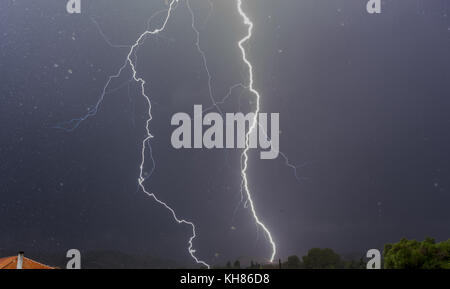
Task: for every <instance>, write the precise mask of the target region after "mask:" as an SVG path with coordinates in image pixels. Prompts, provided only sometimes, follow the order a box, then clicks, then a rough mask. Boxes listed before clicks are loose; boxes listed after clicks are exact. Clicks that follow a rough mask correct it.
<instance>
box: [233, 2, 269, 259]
mask: <svg viewBox="0 0 450 289" xmlns="http://www.w3.org/2000/svg"><path fill="white" fill-rule="evenodd" d="M236 3H237V9H238V12H239V15H240V16H241V17H242V19H243V20H244V24H245V25H246V26H247V27H248V29H247V35H245V36H244V38H242V39H241V40H240V41H239V42H238V46H239V49H240V50H241V53H242V60H243V61H244V63H245V64H246V65H247V68H248V73H249V84H248V89H249V90H250V92H252V93H253V94H254V95H255V96H256V109H255V115H254V117H253V119H252V122H251V124H250V127H249V130H248V132H247V133H246V135H245V149H244V151H243V152H242V155H241V160H242V163H243V164H242V168H241V169H242V170H241V174H242V180H243V187H244V191H245V194H246V196H247V202H248V204H249V206H250V210H251V212H252V214H253V218H254V219H255V221H256V224H257V225H258V226H260V227H261V228H262V229H263V230H264V232H265V233H266V235H267V237H268V239H269V242H270V244H271V246H272V254H271V256H270V259H269V260H270V262H273V259H274V258H275V254H276V252H277V247H276V244H275V242H274V241H273V238H272V235H271V233H270V231H269V229H268V228H267V227H266V225H265V224H264V223H263V222H261V220H260V219H259V217H258V215H257V214H256V209H255V205H254V203H253V200H252V196H251V193H250V188H249V185H248V178H247V169H248V151H249V150H250V134H251V133H252V132H253V130H254V129H256V126H257V123H258V119H257V118H258V114H259V111H260V98H261V97H260V94H259V92H258V91H257V90H256V89H255V88H254V81H253V66H252V64H251V63H250V61H249V60H248V58H247V52H246V50H245V48H244V43H245V42H247V41H248V40H249V39H250V38H251V37H252V32H253V22H252V21H251V20H250V18H249V17H248V16H247V14H245V12H244V10H242V0H237V2H236Z"/></svg>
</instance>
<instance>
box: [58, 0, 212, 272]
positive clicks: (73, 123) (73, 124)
mask: <svg viewBox="0 0 450 289" xmlns="http://www.w3.org/2000/svg"><path fill="white" fill-rule="evenodd" d="M178 2H179V0H171V1H170V4H169V7H168V9H167V10H166V11H167V14H166V16H165V18H164V21H163V23H162V25H161V26H160V27H159V28H156V29H154V30H150V28H149V26H150V21H151V19H152V18H153V17H154V16H155V15H156V14H159V13H161V11H158V12H157V13H155V15H153V16H152V17H151V18H150V19H149V21H148V25H147V30H146V31H145V32H144V33H142V34H141V35H140V36H139V37H138V39H137V40H136V41H135V43H134V44H133V45H131V46H125V45H114V44H112V43H111V42H110V41H109V40H108V38H107V37H106V36H105V35H104V34H103V33H102V32H101V29H100V27H99V26H98V24H97V23H96V22H95V21H94V23H95V24H96V26H97V28H98V29H99V30H100V33H101V35H102V37H103V38H104V39H105V41H106V42H107V43H108V44H109V45H110V46H111V47H129V52H128V54H127V57H126V59H125V62H124V64H123V65H122V66H121V67H120V69H119V70H118V72H117V73H116V74H114V75H111V76H109V77H108V80H107V82H106V84H105V86H104V87H103V90H102V93H101V95H100V97H99V99H98V101H97V103H96V104H95V105H94V107H93V108H90V109H89V110H88V112H87V114H86V115H84V116H83V117H80V118H76V119H72V120H70V121H67V122H64V123H62V124H60V125H58V126H56V127H57V128H61V129H64V130H67V131H72V130H75V129H76V128H78V126H79V125H80V124H81V123H82V122H83V121H84V120H86V119H88V118H89V117H92V116H95V115H96V114H97V112H98V109H99V107H100V105H101V103H102V102H103V100H104V98H105V96H106V94H107V93H108V87H109V85H110V84H111V82H112V80H113V79H116V78H119V77H120V76H121V74H122V71H123V70H124V69H125V68H126V67H128V65H129V66H130V68H131V72H132V80H134V81H135V82H136V83H138V84H139V85H140V88H141V94H142V96H143V97H144V98H145V99H146V100H147V103H148V119H147V121H146V125H145V129H146V136H145V138H144V139H143V141H142V149H141V163H140V166H139V178H138V184H139V186H140V188H141V189H142V191H143V192H144V193H145V194H147V195H148V196H149V197H151V198H153V199H154V200H155V201H156V202H157V203H159V204H160V205H162V206H164V207H165V208H166V209H167V210H169V212H170V213H171V214H172V217H173V219H174V220H175V221H176V222H177V223H178V224H185V225H188V226H190V227H191V229H192V235H191V237H190V238H189V241H188V244H189V246H188V252H189V254H190V255H191V257H192V258H193V259H194V260H195V262H196V263H197V264H201V265H203V266H205V267H207V268H209V265H208V264H207V263H206V262H204V261H202V260H200V259H198V258H197V257H196V256H195V252H196V250H195V249H194V248H193V246H194V245H193V241H194V239H195V238H196V236H197V233H196V230H195V225H194V223H192V222H190V221H187V220H185V219H182V218H180V217H178V216H177V214H176V212H175V210H174V209H172V208H171V207H170V206H169V205H168V204H167V203H165V202H163V201H161V200H160V199H158V198H157V197H156V195H155V194H154V193H151V192H149V191H148V190H147V189H146V187H145V185H144V182H145V181H146V180H147V179H148V178H149V177H150V176H151V175H152V173H153V171H154V169H155V165H156V163H155V160H154V158H153V152H152V149H151V145H150V140H151V139H152V138H153V136H152V134H151V133H150V128H149V126H150V122H151V120H152V113H151V110H152V105H151V102H150V97H149V96H148V95H147V94H146V92H145V84H146V81H145V80H144V79H143V78H141V77H138V76H137V74H138V72H137V69H136V65H135V63H134V62H133V60H132V56H135V53H136V50H137V49H138V48H139V46H140V45H141V43H142V42H143V41H144V40H145V38H146V37H147V36H154V35H158V34H159V33H160V32H162V31H164V30H165V28H166V26H167V23H168V21H169V19H170V17H171V15H172V12H173V11H174V10H175V7H176V5H177V4H178ZM211 95H212V94H211ZM147 148H148V149H149V151H150V158H151V160H152V164H153V166H152V169H151V172H150V173H149V174H146V173H145V172H144V167H145V163H146V158H145V152H146V150H147Z"/></svg>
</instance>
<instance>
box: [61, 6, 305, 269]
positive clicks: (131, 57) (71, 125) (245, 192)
mask: <svg viewBox="0 0 450 289" xmlns="http://www.w3.org/2000/svg"><path fill="white" fill-rule="evenodd" d="M185 1H186V6H187V8H188V10H189V13H190V15H191V25H192V29H193V31H194V32H195V35H196V41H195V45H196V47H197V50H198V52H199V54H200V56H201V58H202V62H203V66H204V69H205V72H206V74H207V76H208V93H209V98H210V100H211V102H212V105H211V106H210V107H208V108H206V109H205V110H204V111H208V110H211V109H216V110H217V111H219V112H220V113H222V111H221V108H220V105H221V104H224V102H225V101H226V100H227V99H228V98H229V97H230V96H231V94H232V91H233V90H234V89H236V88H241V89H245V90H248V91H250V92H251V93H252V94H253V95H254V96H255V98H256V107H255V110H254V118H253V119H252V120H251V123H250V127H249V130H248V132H247V133H246V135H245V138H246V141H245V148H244V150H243V152H242V154H241V176H242V183H241V202H244V196H245V203H244V207H245V208H250V211H251V212H252V215H253V218H254V220H255V222H256V225H257V227H258V228H259V227H261V228H262V229H263V231H264V233H265V235H266V236H267V239H268V241H269V242H270V244H271V247H272V253H271V255H270V259H269V260H270V262H273V260H274V258H275V255H276V252H277V251H276V249H277V248H276V244H275V242H274V240H273V238H272V235H271V233H270V231H269V229H268V228H267V226H266V225H265V224H264V223H263V222H262V221H261V220H260V218H259V217H258V215H257V213H256V209H255V205H254V202H253V199H252V194H251V191H250V186H249V182H248V177H247V171H248V168H249V156H248V153H249V150H250V135H251V134H252V132H253V131H254V130H255V129H257V127H258V125H259V124H258V114H259V112H260V98H261V97H260V93H259V92H258V91H257V89H256V88H255V87H254V79H253V66H252V64H251V62H250V61H249V60H248V57H247V51H246V49H245V48H244V45H245V43H246V42H247V41H249V40H250V39H251V37H252V32H253V26H254V24H253V22H252V21H251V20H250V18H249V17H248V16H247V14H246V13H245V12H244V11H243V9H242V0H236V1H237V2H236V3H237V10H238V12H239V15H240V16H241V18H242V19H243V23H244V24H245V25H246V26H247V34H246V35H245V36H244V37H243V38H242V39H241V40H239V42H238V47H239V49H240V51H241V54H242V61H243V62H244V63H245V65H246V66H247V69H248V76H249V78H248V84H247V85H244V84H242V83H238V84H235V85H233V86H231V87H230V88H229V91H228V93H227V94H226V95H225V96H224V97H223V98H222V99H221V100H220V101H218V102H216V100H215V98H214V96H213V90H212V80H213V78H212V76H211V73H210V70H209V68H208V64H207V59H206V54H205V52H204V51H203V50H202V48H201V46H200V32H199V29H198V28H197V27H196V23H195V16H194V12H193V10H192V8H191V5H190V3H189V0H185ZM168 2H169V1H168ZM179 2H180V0H170V3H168V8H167V9H164V10H161V11H157V12H156V13H155V14H153V15H152V16H151V17H150V19H149V20H148V22H147V27H146V31H145V32H143V33H142V34H141V35H140V36H139V37H138V38H137V40H136V41H135V42H134V44H132V45H116V44H113V43H111V42H110V40H109V39H108V38H107V37H106V35H105V34H104V33H103V32H102V30H101V28H100V25H99V24H98V23H97V22H96V21H95V20H94V19H93V18H92V21H93V22H94V24H95V25H96V27H97V28H98V30H99V32H100V34H101V36H102V37H103V38H104V40H105V41H106V42H107V43H108V45H109V46H111V47H114V48H127V49H129V50H128V53H127V56H126V59H125V60H124V63H123V65H122V66H121V67H120V68H119V70H118V71H117V73H116V74H114V75H111V76H109V77H108V79H107V81H106V83H105V85H104V87H103V89H102V93H101V95H100V97H99V99H98V100H97V102H96V103H95V105H94V106H93V107H91V108H89V109H88V111H87V113H86V114H85V115H84V116H83V117H80V118H75V119H72V120H70V121H66V122H64V123H62V124H60V125H58V126H57V128H61V129H64V130H67V131H72V130H75V129H76V128H78V127H79V125H80V124H81V123H82V122H83V121H84V120H86V119H88V118H89V117H92V116H95V115H96V114H97V112H98V110H99V108H100V105H101V104H102V102H103V100H104V98H105V96H106V95H107V94H108V93H110V92H112V91H113V90H116V89H119V88H120V87H119V88H115V89H109V86H110V84H111V82H112V81H113V80H114V79H117V78H119V77H120V76H121V75H122V72H123V70H125V69H126V68H127V67H128V66H129V67H130V69H131V78H130V80H129V81H134V82H136V83H137V84H138V85H139V86H140V90H141V95H142V96H143V97H144V98H145V99H146V101H147V103H148V119H147V120H146V125H145V129H146V135H145V137H144V139H143V141H142V148H141V162H140V166H139V178H138V186H139V187H140V188H141V189H142V191H143V192H144V193H145V194H146V195H148V196H149V197H151V198H153V199H154V200H155V201H156V202H157V203H159V204H160V205H162V206H164V207H165V208H166V209H167V210H169V212H170V213H171V214H172V217H173V219H174V220H175V221H176V222H177V223H178V224H185V225H188V226H190V227H191V229H192V235H191V237H190V238H189V241H188V252H189V254H190V256H191V257H192V258H193V259H194V260H195V262H196V263H197V264H201V265H203V266H206V267H208V268H209V265H208V264H207V263H206V262H204V261H202V260H200V259H198V258H197V257H196V256H195V252H196V250H195V249H194V248H193V241H194V239H195V238H196V236H197V233H196V227H195V225H194V223H192V222H191V221H188V220H185V219H182V218H180V217H179V216H177V214H176V212H175V210H174V209H172V208H171V207H170V206H169V205H168V204H167V203H165V202H163V201H162V200H160V199H158V198H157V197H156V195H155V194H154V193H151V192H149V191H148V190H147V188H146V187H145V184H144V183H145V181H146V180H147V179H148V178H150V177H151V175H152V174H153V172H154V170H155V167H156V162H155V159H154V157H153V151H152V147H151V144H150V140H151V139H152V138H153V136H152V134H151V132H150V122H151V120H152V118H153V117H152V103H151V101H150V97H149V96H148V95H147V94H146V91H145V86H146V81H145V80H144V79H143V78H142V77H139V76H138V72H137V67H136V59H137V58H136V52H137V50H138V49H139V47H140V45H141V44H142V43H143V42H144V41H145V40H146V38H147V37H148V36H155V37H158V34H160V33H161V32H162V31H164V30H165V28H166V26H167V23H168V21H169V20H170V18H171V15H172V13H173V11H174V10H175V8H176V6H177V4H178V3H179ZM209 3H210V5H211V7H212V2H211V1H209ZM161 13H166V14H165V18H164V21H163V23H162V24H161V25H160V26H159V28H155V29H153V30H152V29H151V28H150V22H151V20H152V19H153V18H154V17H155V16H157V15H159V14H161ZM210 14H211V10H210ZM210 14H209V15H210ZM209 15H208V17H209ZM129 81H128V82H129ZM128 82H127V83H128ZM108 89H109V90H108ZM264 133H265V132H264ZM146 151H148V152H149V153H148V155H149V157H150V159H151V162H152V168H151V170H150V172H148V173H147V172H145V171H144V168H145V165H146ZM280 155H281V156H282V157H283V158H284V160H285V164H286V165H287V166H288V167H290V168H291V169H293V170H294V174H295V177H296V179H297V180H298V181H299V180H300V178H299V176H298V175H297V167H296V166H294V165H293V164H291V163H290V162H289V159H288V158H287V156H286V155H285V154H284V153H282V152H280Z"/></svg>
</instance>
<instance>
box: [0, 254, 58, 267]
mask: <svg viewBox="0 0 450 289" xmlns="http://www.w3.org/2000/svg"><path fill="white" fill-rule="evenodd" d="M16 268H17V256H13V257H5V258H0V269H16ZM22 268H23V269H55V268H53V267H50V266H47V265H44V264H41V263H39V262H36V261H33V260H31V259H28V258H26V257H24V258H23V265H22Z"/></svg>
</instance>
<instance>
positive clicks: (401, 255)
mask: <svg viewBox="0 0 450 289" xmlns="http://www.w3.org/2000/svg"><path fill="white" fill-rule="evenodd" d="M366 262H367V261H366V258H365V256H364V255H363V256H362V257H361V258H360V259H357V260H346V259H344V258H342V257H341V256H340V255H339V254H337V253H336V252H334V251H333V250H332V249H329V248H325V249H320V248H313V249H311V250H309V251H308V253H307V254H306V255H305V256H303V257H302V258H301V259H300V258H299V257H298V256H296V255H293V256H290V257H288V258H287V260H285V261H282V260H279V261H278V263H276V264H259V263H257V262H254V261H251V262H250V266H242V267H241V264H240V262H239V260H237V261H235V262H233V263H231V262H227V263H226V265H225V266H217V267H215V268H217V269H240V268H247V269H279V268H281V269H365V268H366ZM382 268H384V269H450V239H449V240H447V241H443V242H440V243H436V242H435V240H434V239H432V238H426V239H425V240H424V241H422V242H419V241H416V240H407V239H402V240H401V241H400V242H398V243H394V244H386V245H385V246H384V250H383V258H382Z"/></svg>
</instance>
